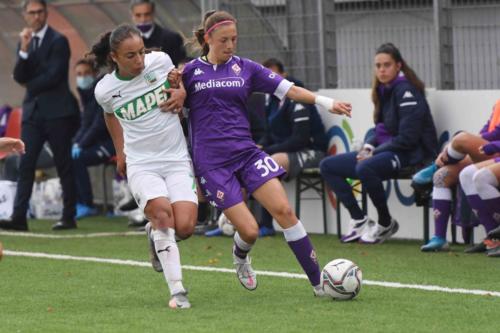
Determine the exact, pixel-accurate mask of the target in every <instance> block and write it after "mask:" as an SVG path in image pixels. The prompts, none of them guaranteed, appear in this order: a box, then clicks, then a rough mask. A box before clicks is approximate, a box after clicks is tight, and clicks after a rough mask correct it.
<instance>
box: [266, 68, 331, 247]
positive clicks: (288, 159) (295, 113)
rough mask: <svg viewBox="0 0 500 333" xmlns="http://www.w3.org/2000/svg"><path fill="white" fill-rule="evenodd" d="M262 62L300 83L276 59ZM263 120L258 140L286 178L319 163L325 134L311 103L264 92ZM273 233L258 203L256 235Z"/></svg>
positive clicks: (322, 153) (322, 154)
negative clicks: (259, 209) (264, 123)
mask: <svg viewBox="0 0 500 333" xmlns="http://www.w3.org/2000/svg"><path fill="white" fill-rule="evenodd" d="M263 65H264V67H267V68H269V69H270V70H272V71H273V72H274V73H276V74H279V75H281V76H282V77H284V78H287V79H288V80H289V81H292V82H294V83H295V85H296V86H299V87H303V86H304V85H303V84H302V82H300V81H298V80H295V79H293V78H291V77H289V76H287V73H286V72H285V68H284V66H283V63H282V62H281V61H279V60H278V59H274V58H271V59H268V60H266V61H264V63H263ZM266 120H267V126H266V133H265V135H264V136H263V137H262V138H261V139H260V141H259V142H258V144H259V146H260V147H261V148H262V150H263V151H265V152H266V153H267V154H269V155H270V156H271V157H272V158H273V159H274V160H275V161H276V162H277V163H278V164H279V165H280V166H281V167H282V168H283V169H285V171H286V172H287V176H286V179H292V178H295V177H297V175H298V174H299V173H300V172H301V171H302V170H303V169H305V168H317V167H318V166H319V162H320V161H321V160H322V159H323V158H324V157H325V152H326V149H327V145H328V138H327V136H326V134H325V128H324V126H323V123H322V121H321V118H320V116H319V114H318V110H317V109H316V107H315V106H314V105H305V104H300V103H297V102H295V101H293V100H291V99H290V98H285V99H283V100H281V101H280V100H279V99H278V98H277V97H275V96H268V98H267V103H266ZM274 233H275V231H274V227H273V218H272V216H271V214H269V212H268V211H267V210H265V209H264V208H263V207H262V208H261V220H260V225H259V235H260V236H261V237H262V236H268V235H274Z"/></svg>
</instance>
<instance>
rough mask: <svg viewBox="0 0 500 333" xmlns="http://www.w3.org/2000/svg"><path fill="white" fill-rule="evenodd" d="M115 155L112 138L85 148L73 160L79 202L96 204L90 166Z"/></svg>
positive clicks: (88, 204) (90, 204)
mask: <svg viewBox="0 0 500 333" xmlns="http://www.w3.org/2000/svg"><path fill="white" fill-rule="evenodd" d="M113 155H115V149H114V147H113V142H112V141H111V140H109V141H106V142H102V143H100V144H98V145H94V146H91V147H88V148H83V149H82V152H81V153H80V156H78V158H76V159H74V160H73V164H74V168H75V177H76V178H75V179H76V192H77V202H78V203H80V204H84V205H86V206H90V207H92V206H93V205H94V197H93V195H92V185H91V183H90V177H89V171H88V169H87V168H88V167H89V166H94V165H99V164H103V163H106V162H108V161H109V159H110V158H111V157H112V156H113Z"/></svg>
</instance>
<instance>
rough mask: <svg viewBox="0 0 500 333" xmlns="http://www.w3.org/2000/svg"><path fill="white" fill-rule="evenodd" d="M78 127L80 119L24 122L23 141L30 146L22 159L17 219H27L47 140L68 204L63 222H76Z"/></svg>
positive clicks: (16, 204)
mask: <svg viewBox="0 0 500 333" xmlns="http://www.w3.org/2000/svg"><path fill="white" fill-rule="evenodd" d="M78 125H79V118H78V117H65V118H57V119H51V120H41V119H32V120H28V121H23V124H22V128H21V139H22V140H23V141H24V143H25V145H26V153H25V154H24V155H22V156H21V162H20V165H19V181H18V183H17V193H16V199H15V201H14V212H13V214H12V218H13V220H16V219H17V220H24V219H26V212H27V210H28V205H29V200H30V197H31V192H32V189H33V182H34V179H35V169H36V163H37V160H38V156H39V154H40V151H41V150H42V147H43V144H44V143H45V141H48V142H49V146H50V149H51V150H52V153H53V154H54V164H55V166H56V170H57V174H58V176H59V179H60V181H61V187H62V191H63V205H64V208H63V216H62V220H64V221H72V220H73V219H74V217H75V205H76V186H75V176H74V170H73V161H72V159H71V145H72V142H71V141H72V137H73V136H74V135H75V133H76V130H77V129H78Z"/></svg>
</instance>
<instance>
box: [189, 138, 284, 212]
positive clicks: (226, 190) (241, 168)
mask: <svg viewBox="0 0 500 333" xmlns="http://www.w3.org/2000/svg"><path fill="white" fill-rule="evenodd" d="M285 173H286V172H285V170H284V169H283V168H282V167H280V166H279V165H278V163H276V162H275V161H274V160H273V159H272V158H271V157H270V156H269V155H267V154H266V153H264V152H263V151H262V150H260V149H258V148H255V149H252V150H249V151H248V153H247V154H245V155H244V157H242V158H241V159H240V160H239V161H237V162H234V163H232V164H229V165H226V166H224V167H222V168H219V169H212V170H208V171H205V172H202V173H200V174H198V175H197V177H198V181H199V182H200V186H201V189H202V191H203V195H204V196H205V198H206V199H207V200H208V201H209V202H210V204H211V205H212V206H214V207H217V208H219V209H222V210H225V209H227V208H229V207H232V206H234V205H236V204H239V203H240V202H243V200H244V198H243V193H241V189H242V188H244V189H246V190H247V192H248V194H251V193H253V192H254V191H255V190H256V189H258V188H259V187H260V186H262V185H263V184H264V183H266V182H267V181H268V180H270V179H272V178H276V177H280V176H282V175H283V174H285Z"/></svg>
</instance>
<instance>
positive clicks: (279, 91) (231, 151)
mask: <svg viewBox="0 0 500 333" xmlns="http://www.w3.org/2000/svg"><path fill="white" fill-rule="evenodd" d="M182 80H183V82H184V86H185V88H186V91H187V95H188V97H187V99H186V105H187V107H188V108H189V109H190V113H189V123H190V130H191V138H190V139H191V147H192V153H193V161H194V166H195V169H196V172H197V173H200V172H203V171H206V170H212V169H215V168H219V167H221V166H224V165H228V164H231V163H233V162H235V161H237V160H239V159H240V158H242V156H243V155H244V153H245V152H246V151H247V150H249V149H254V148H255V143H254V141H253V140H252V136H251V133H250V123H249V121H248V116H247V110H246V107H245V105H246V102H247V99H248V97H249V96H250V94H251V93H253V92H262V93H268V94H274V95H275V96H277V97H278V98H280V99H283V98H284V97H285V95H286V93H287V92H288V89H290V87H291V86H292V83H291V82H289V81H287V80H285V79H283V78H282V77H281V76H279V75H277V74H275V73H273V72H272V71H270V70H269V69H267V68H265V67H263V66H262V65H260V64H257V63H255V62H253V61H251V60H249V59H242V58H239V57H236V56H233V57H232V58H231V59H229V60H228V61H227V62H226V63H225V64H221V65H212V64H210V63H208V62H207V61H204V60H203V59H201V58H198V59H195V60H193V61H191V62H190V63H188V64H186V67H185V68H184V70H183V74H182Z"/></svg>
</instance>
